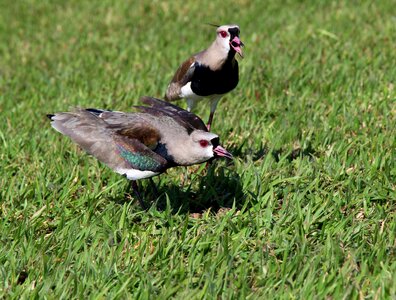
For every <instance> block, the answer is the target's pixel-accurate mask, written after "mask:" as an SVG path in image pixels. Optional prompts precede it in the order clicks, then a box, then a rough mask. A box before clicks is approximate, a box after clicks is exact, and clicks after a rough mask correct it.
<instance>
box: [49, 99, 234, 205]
mask: <svg viewBox="0 0 396 300" xmlns="http://www.w3.org/2000/svg"><path fill="white" fill-rule="evenodd" d="M142 101H143V102H144V103H145V104H147V105H149V106H136V109H137V110H138V112H134V113H124V112H117V111H105V110H99V109H75V110H74V111H72V112H62V113H56V114H54V115H48V117H49V118H50V120H51V121H52V122H51V125H52V127H54V128H55V129H56V130H57V131H59V132H60V133H62V134H64V135H67V136H68V137H70V138H71V139H72V140H73V142H75V143H77V144H78V145H79V146H81V147H82V148H83V149H84V150H85V151H87V152H88V153H89V154H91V155H93V156H94V157H96V158H97V159H98V160H100V161H101V162H103V163H105V164H106V165H107V166H109V167H110V168H111V169H113V170H114V171H115V172H117V173H119V174H121V175H125V176H126V177H127V178H128V179H129V180H132V188H133V190H134V192H135V194H136V196H137V198H138V200H139V202H140V204H141V206H142V207H143V208H146V206H145V204H144V202H143V199H142V198H141V196H140V194H139V191H138V186H137V183H136V180H138V179H143V178H151V177H153V176H156V175H159V174H161V173H163V172H165V171H166V170H167V169H168V168H171V167H176V166H189V165H193V164H199V163H202V162H205V161H208V160H210V159H212V158H216V157H227V158H232V155H231V154H230V153H229V152H227V150H225V149H224V148H223V147H221V146H220V145H219V137H218V136H217V135H216V134H214V133H211V132H208V130H207V128H206V126H205V124H204V123H203V122H202V120H201V119H200V118H199V117H197V116H196V115H194V114H193V113H191V112H188V111H186V110H183V109H181V108H179V107H177V106H175V105H172V104H170V103H168V102H164V101H161V100H159V99H155V98H150V97H143V98H142Z"/></svg>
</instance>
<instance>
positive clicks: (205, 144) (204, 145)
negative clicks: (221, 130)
mask: <svg viewBox="0 0 396 300" xmlns="http://www.w3.org/2000/svg"><path fill="white" fill-rule="evenodd" d="M199 144H200V145H201V147H202V148H205V147H208V145H209V142H208V141H207V140H200V141H199Z"/></svg>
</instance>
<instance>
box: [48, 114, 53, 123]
mask: <svg viewBox="0 0 396 300" xmlns="http://www.w3.org/2000/svg"><path fill="white" fill-rule="evenodd" d="M53 117H55V115H53V114H47V118H48V119H50V120H51V121H52V118H53Z"/></svg>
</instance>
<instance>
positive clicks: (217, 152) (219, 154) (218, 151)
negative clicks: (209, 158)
mask: <svg viewBox="0 0 396 300" xmlns="http://www.w3.org/2000/svg"><path fill="white" fill-rule="evenodd" d="M213 152H214V154H215V157H226V158H229V159H232V158H233V157H232V154H231V153H230V152H228V151H227V150H226V149H224V148H223V147H221V146H220V145H219V146H217V147H216V148H214V149H213Z"/></svg>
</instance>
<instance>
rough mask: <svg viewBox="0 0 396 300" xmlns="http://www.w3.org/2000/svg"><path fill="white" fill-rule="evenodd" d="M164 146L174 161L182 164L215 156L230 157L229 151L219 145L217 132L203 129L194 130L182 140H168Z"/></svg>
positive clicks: (200, 161)
mask: <svg viewBox="0 0 396 300" xmlns="http://www.w3.org/2000/svg"><path fill="white" fill-rule="evenodd" d="M184 137H185V136H184ZM166 146H167V148H168V151H169V154H170V155H171V156H172V158H173V160H174V161H175V163H177V164H179V165H184V166H188V165H193V164H199V163H202V162H205V161H208V160H210V159H212V158H216V157H226V158H232V155H231V153H229V152H228V151H227V150H225V149H224V148H223V147H221V146H220V145H219V136H218V135H217V134H214V133H212V132H207V131H203V130H194V131H193V132H192V133H191V134H190V135H188V137H187V138H185V139H184V140H183V141H182V142H176V141H175V140H173V141H168V142H167V144H166Z"/></svg>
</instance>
